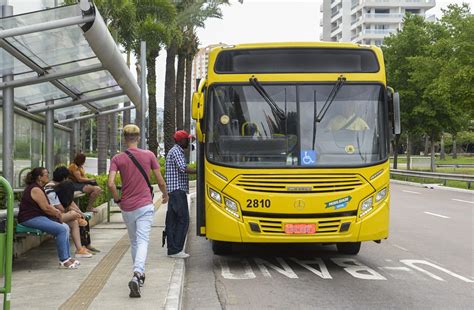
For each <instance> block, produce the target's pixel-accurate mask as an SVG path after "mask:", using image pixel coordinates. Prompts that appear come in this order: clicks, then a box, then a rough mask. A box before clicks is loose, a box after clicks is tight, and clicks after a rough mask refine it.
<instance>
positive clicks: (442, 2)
mask: <svg viewBox="0 0 474 310" xmlns="http://www.w3.org/2000/svg"><path fill="white" fill-rule="evenodd" d="M6 1H8V3H9V4H11V5H13V6H14V14H19V13H24V12H28V11H32V10H37V9H39V8H37V6H38V5H40V4H41V3H42V4H43V5H45V4H46V5H49V3H54V0H0V3H4V2H6ZM322 1H323V0H244V1H243V4H241V3H239V2H238V1H237V0H231V1H230V2H231V5H229V6H223V7H222V13H223V18H222V19H216V18H212V19H209V20H207V21H206V22H205V27H204V28H200V29H198V31H197V34H198V37H199V40H200V43H201V44H200V46H201V47H204V46H207V45H210V44H215V43H220V42H222V43H227V44H237V43H254V42H282V41H287V42H295V41H319V35H320V33H321V29H320V26H319V21H320V19H321V18H322V16H321V13H320V12H319V9H320V5H321V3H322ZM324 1H330V0H324ZM462 2H468V3H469V2H472V0H464V1H463V0H436V7H435V8H433V9H431V10H430V11H428V14H429V15H431V14H434V15H436V16H437V17H441V14H442V13H441V8H446V7H447V6H448V5H449V4H451V3H458V4H459V3H462ZM33 4H34V5H33ZM471 9H474V5H471ZM165 61H166V51H162V52H161V53H160V56H159V57H158V60H157V63H156V69H157V72H156V73H157V104H158V107H163V97H164V96H163V90H164V78H165ZM131 69H132V73H133V74H135V72H136V71H135V68H131Z"/></svg>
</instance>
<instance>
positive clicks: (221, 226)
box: [206, 199, 389, 243]
mask: <svg viewBox="0 0 474 310" xmlns="http://www.w3.org/2000/svg"><path fill="white" fill-rule="evenodd" d="M206 215H207V216H206V237H207V238H208V239H210V240H218V241H228V242H244V243H337V242H359V241H371V240H382V239H386V238H387V237H388V222H389V204H388V199H387V200H386V202H382V203H381V204H380V205H379V206H377V208H376V209H374V210H373V211H372V212H370V213H369V214H367V215H366V216H364V217H363V218H362V219H358V218H357V216H349V217H333V218H301V219H293V218H291V219H289V218H257V217H244V218H243V221H242V220H241V219H237V218H235V217H233V216H231V215H230V214H228V213H226V212H225V211H224V210H222V209H221V208H219V207H217V206H215V205H213V204H210V205H208V208H207V210H206ZM287 224H310V225H312V224H314V225H315V226H314V227H315V230H316V231H315V233H312V234H288V233H286V232H285V226H286V225H287Z"/></svg>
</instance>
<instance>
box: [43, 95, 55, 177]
mask: <svg viewBox="0 0 474 310" xmlns="http://www.w3.org/2000/svg"><path fill="white" fill-rule="evenodd" d="M53 103H54V102H53V100H48V101H46V105H47V106H51V105H53ZM45 114H46V120H45V121H46V126H45V128H46V130H45V168H46V169H48V171H49V172H52V171H53V170H54V110H53V109H51V110H47V111H46V112H45Z"/></svg>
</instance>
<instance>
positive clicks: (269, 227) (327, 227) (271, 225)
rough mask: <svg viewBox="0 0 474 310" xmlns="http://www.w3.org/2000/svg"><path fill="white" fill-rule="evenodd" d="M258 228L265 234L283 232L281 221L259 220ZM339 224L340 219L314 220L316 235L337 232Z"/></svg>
mask: <svg viewBox="0 0 474 310" xmlns="http://www.w3.org/2000/svg"><path fill="white" fill-rule="evenodd" d="M259 224H260V230H261V231H262V233H267V234H285V229H284V227H283V223H282V222H281V221H269V220H259ZM340 226H341V220H321V221H319V222H316V235H318V234H328V233H337V232H338V231H339V228H340Z"/></svg>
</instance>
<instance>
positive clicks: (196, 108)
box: [192, 92, 204, 120]
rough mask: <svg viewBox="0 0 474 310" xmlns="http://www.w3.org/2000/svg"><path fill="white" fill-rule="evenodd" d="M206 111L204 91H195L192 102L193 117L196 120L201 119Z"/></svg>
mask: <svg viewBox="0 0 474 310" xmlns="http://www.w3.org/2000/svg"><path fill="white" fill-rule="evenodd" d="M203 111H204V95H203V93H198V92H195V93H193V103H192V118H193V119H195V120H198V119H201V118H202V116H203V114H204V113H203Z"/></svg>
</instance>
